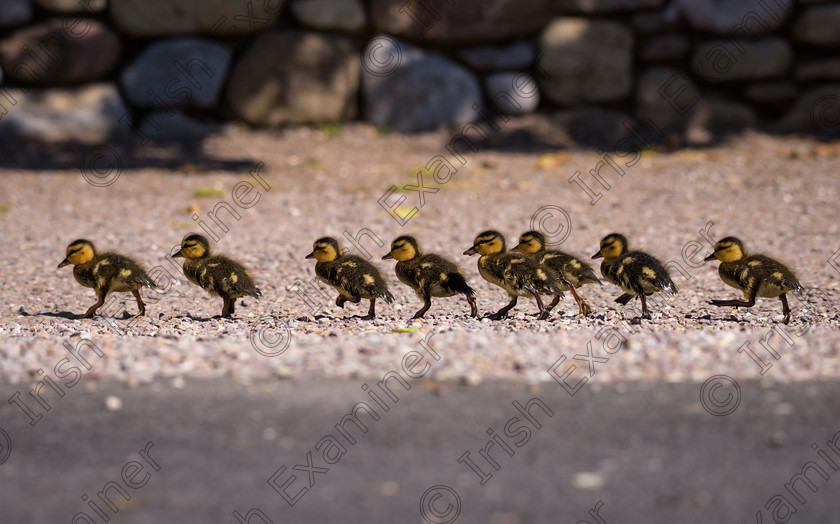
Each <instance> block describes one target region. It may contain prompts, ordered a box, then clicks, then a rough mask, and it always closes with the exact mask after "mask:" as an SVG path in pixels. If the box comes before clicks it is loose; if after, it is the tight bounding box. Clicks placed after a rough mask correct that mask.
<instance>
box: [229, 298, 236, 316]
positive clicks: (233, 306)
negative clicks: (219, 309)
mask: <svg viewBox="0 0 840 524" xmlns="http://www.w3.org/2000/svg"><path fill="white" fill-rule="evenodd" d="M234 311H236V299H235V298H232V299H230V314H231V315H233V313H234Z"/></svg>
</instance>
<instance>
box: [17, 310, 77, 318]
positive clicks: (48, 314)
mask: <svg viewBox="0 0 840 524" xmlns="http://www.w3.org/2000/svg"><path fill="white" fill-rule="evenodd" d="M18 313H19V314H20V316H22V317H53V318H67V319H70V320H73V319H75V318H76V315H77V313H71V312H70V311H58V312H56V311H44V312H43V313H30V312H28V311H26V310H25V309H23V308H20V309H19V310H18Z"/></svg>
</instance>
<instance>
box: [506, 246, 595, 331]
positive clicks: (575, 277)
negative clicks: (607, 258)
mask: <svg viewBox="0 0 840 524" xmlns="http://www.w3.org/2000/svg"><path fill="white" fill-rule="evenodd" d="M511 251H518V252H519V253H524V254H525V255H527V256H529V257H531V259H532V260H535V261H536V262H537V263H538V264H540V265H542V266H547V267H549V268H551V269H553V270H554V271H556V272H557V273H558V274H560V275H561V276H562V277H563V278H564V279H565V281H566V282H565V283H564V284H563V285H561V286H560V288H561V289H563V290H564V291H565V290H566V289H568V290H569V291H571V292H572V296H573V297H575V302H577V305H578V311H579V312H580V314H581V315H584V316H586V315H589V314H591V313H592V308H591V307H590V306H589V304H587V303H586V301H585V300H583V299H582V298H580V295H578V294H577V290H576V289H575V288H576V287H579V286H583V285H585V284H598V285H599V286H600V285H603V284H602V283H601V280H600V279H599V278H598V276H597V275H596V274H595V271H594V270H593V269H592V266H590V265H589V264H587V263H586V262H584V261H582V260H580V259H578V257H575V256H572V255H570V254H568V253H564V252H562V251H557V250H548V249H546V242H545V235H543V234H542V233H540V232H539V231H527V232H525V233H523V234H522V235H521V236H520V237H519V245H517V246H516V247H514V248H513V249H511ZM558 302H560V297H559V296H557V295H555V296H554V300H552V302H551V304H549V305H548V308H547V309H548V310H549V311H551V310H552V309H554V306H556V305H557V303H558Z"/></svg>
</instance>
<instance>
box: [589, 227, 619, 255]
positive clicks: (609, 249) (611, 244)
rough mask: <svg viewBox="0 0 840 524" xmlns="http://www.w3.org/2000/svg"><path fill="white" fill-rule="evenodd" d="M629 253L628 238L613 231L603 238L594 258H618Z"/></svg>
mask: <svg viewBox="0 0 840 524" xmlns="http://www.w3.org/2000/svg"><path fill="white" fill-rule="evenodd" d="M624 253H627V239H626V238H624V235H619V234H618V233H612V234H609V235H607V236H605V237H604V239H603V240H601V247H600V249H599V250H598V252H597V253H595V254H594V255H592V258H601V257H603V258H616V257H620V256H621V255H623V254H624Z"/></svg>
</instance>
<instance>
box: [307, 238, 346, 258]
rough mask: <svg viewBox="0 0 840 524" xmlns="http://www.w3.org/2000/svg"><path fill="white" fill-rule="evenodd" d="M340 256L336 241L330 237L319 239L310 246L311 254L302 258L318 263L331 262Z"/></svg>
mask: <svg viewBox="0 0 840 524" xmlns="http://www.w3.org/2000/svg"><path fill="white" fill-rule="evenodd" d="M340 255H341V248H340V247H338V241H337V240H336V239H334V238H332V237H323V238H319V239H318V240H316V241H315V243H314V244H312V253H309V254H308V255H306V257H304V258H314V259H316V260H317V261H318V262H332V261H333V260H335V259H336V258H338V257H339V256H340Z"/></svg>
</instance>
